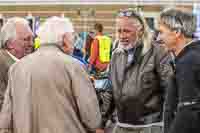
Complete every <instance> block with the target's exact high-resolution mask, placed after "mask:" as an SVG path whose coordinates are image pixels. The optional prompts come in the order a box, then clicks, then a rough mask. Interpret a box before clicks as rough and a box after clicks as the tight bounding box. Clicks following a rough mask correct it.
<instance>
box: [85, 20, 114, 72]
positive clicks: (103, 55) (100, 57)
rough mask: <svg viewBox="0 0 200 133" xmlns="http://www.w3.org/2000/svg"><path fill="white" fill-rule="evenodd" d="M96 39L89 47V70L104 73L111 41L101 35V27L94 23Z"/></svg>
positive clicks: (108, 59)
mask: <svg viewBox="0 0 200 133" xmlns="http://www.w3.org/2000/svg"><path fill="white" fill-rule="evenodd" d="M94 29H95V32H96V37H95V39H94V41H93V42H92V45H91V50H90V58H89V70H94V71H96V72H101V71H105V70H106V68H107V66H108V64H109V62H110V58H111V48H112V46H111V45H112V40H111V38H110V37H108V36H105V35H103V25H102V24H100V23H96V24H95V25H94Z"/></svg>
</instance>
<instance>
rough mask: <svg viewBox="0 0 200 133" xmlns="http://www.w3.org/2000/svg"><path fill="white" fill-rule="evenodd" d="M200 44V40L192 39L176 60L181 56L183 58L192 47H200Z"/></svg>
mask: <svg viewBox="0 0 200 133" xmlns="http://www.w3.org/2000/svg"><path fill="white" fill-rule="evenodd" d="M199 45H200V40H192V41H191V42H189V43H188V44H187V46H185V47H184V48H183V50H182V51H181V52H180V53H179V54H178V55H177V56H176V59H175V61H177V60H178V59H179V58H181V57H182V56H184V55H185V54H186V53H187V52H188V51H189V50H191V49H193V48H194V49H195V48H196V47H199Z"/></svg>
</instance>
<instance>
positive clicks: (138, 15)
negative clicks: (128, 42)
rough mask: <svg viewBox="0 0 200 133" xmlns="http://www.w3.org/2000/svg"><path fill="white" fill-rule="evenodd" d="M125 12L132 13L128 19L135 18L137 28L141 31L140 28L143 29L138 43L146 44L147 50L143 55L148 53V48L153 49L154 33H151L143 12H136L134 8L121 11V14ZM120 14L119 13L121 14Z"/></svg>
mask: <svg viewBox="0 0 200 133" xmlns="http://www.w3.org/2000/svg"><path fill="white" fill-rule="evenodd" d="M125 11H130V12H131V14H130V16H126V17H129V18H133V19H134V21H135V24H136V25H137V27H138V28H139V29H140V28H141V29H142V32H143V34H142V36H141V37H140V38H139V40H138V41H141V42H142V43H143V44H144V46H145V49H144V50H143V53H146V52H147V50H148V48H150V47H151V42H152V37H153V35H152V32H151V30H150V28H149V26H148V24H147V22H146V20H145V18H144V17H143V16H144V15H143V14H142V12H141V11H139V10H136V9H132V8H128V9H125V10H121V11H120V12H125ZM120 12H119V14H120ZM118 17H120V16H119V15H118Z"/></svg>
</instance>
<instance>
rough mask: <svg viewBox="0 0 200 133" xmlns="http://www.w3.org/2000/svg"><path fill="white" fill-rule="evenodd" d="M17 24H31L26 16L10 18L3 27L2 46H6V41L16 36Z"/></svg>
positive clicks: (0, 35)
mask: <svg viewBox="0 0 200 133" xmlns="http://www.w3.org/2000/svg"><path fill="white" fill-rule="evenodd" d="M17 24H24V25H27V26H29V24H28V21H27V20H26V19H24V18H20V17H13V18H9V19H8V20H7V22H6V23H5V24H4V25H3V27H2V28H1V33H0V48H5V47H6V42H7V41H8V40H10V39H14V38H15V37H16V25H17Z"/></svg>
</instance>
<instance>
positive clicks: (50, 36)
mask: <svg viewBox="0 0 200 133" xmlns="http://www.w3.org/2000/svg"><path fill="white" fill-rule="evenodd" d="M67 32H69V33H72V32H74V28H73V25H72V23H71V21H70V20H69V19H68V18H61V17H56V16H54V17H50V18H48V19H47V20H46V21H45V22H44V23H43V24H42V25H41V26H40V28H39V30H38V32H37V34H38V37H39V38H40V43H41V45H45V44H56V45H61V42H62V36H63V35H64V34H65V33H67Z"/></svg>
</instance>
